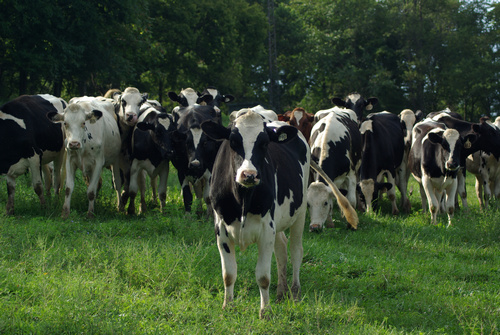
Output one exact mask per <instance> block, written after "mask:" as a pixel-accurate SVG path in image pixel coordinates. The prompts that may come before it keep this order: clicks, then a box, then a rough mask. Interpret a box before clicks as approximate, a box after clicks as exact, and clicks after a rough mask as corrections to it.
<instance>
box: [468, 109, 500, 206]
mask: <svg viewBox="0 0 500 335" xmlns="http://www.w3.org/2000/svg"><path fill="white" fill-rule="evenodd" d="M493 126H494V127H496V129H497V131H499V132H500V116H499V117H497V118H496V120H495V123H493ZM466 167H467V171H469V172H470V173H472V174H474V175H475V176H476V195H477V198H478V199H479V205H480V206H481V208H483V209H486V208H488V203H489V199H490V198H491V197H492V196H494V197H495V199H499V198H500V157H498V156H495V155H493V154H488V153H486V152H484V151H482V150H479V151H476V152H475V153H473V154H471V155H469V156H468V157H467V161H466Z"/></svg>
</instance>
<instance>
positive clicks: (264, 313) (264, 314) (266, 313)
mask: <svg viewBox="0 0 500 335" xmlns="http://www.w3.org/2000/svg"><path fill="white" fill-rule="evenodd" d="M271 315H272V312H271V309H270V308H269V306H267V307H265V308H261V309H260V312H259V318H260V319H261V320H270V319H271Z"/></svg>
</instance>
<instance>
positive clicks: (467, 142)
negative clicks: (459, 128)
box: [464, 134, 477, 149]
mask: <svg viewBox="0 0 500 335" xmlns="http://www.w3.org/2000/svg"><path fill="white" fill-rule="evenodd" d="M476 140H477V135H476V134H467V135H466V136H465V138H464V148H465V149H470V148H471V147H472V143H474V142H476Z"/></svg>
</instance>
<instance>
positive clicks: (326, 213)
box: [307, 181, 334, 231]
mask: <svg viewBox="0 0 500 335" xmlns="http://www.w3.org/2000/svg"><path fill="white" fill-rule="evenodd" d="M333 198H334V195H333V191H332V189H331V188H330V187H328V186H326V185H325V184H323V183H322V182H320V181H315V182H313V183H311V185H309V188H308V190H307V205H308V206H309V215H310V217H311V223H310V225H309V231H317V230H321V229H323V225H324V223H325V221H327V220H328V221H329V222H331V212H332V208H333Z"/></svg>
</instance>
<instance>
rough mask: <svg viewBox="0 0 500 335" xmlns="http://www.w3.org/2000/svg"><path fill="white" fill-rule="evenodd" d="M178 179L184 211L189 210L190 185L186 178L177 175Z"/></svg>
mask: <svg viewBox="0 0 500 335" xmlns="http://www.w3.org/2000/svg"><path fill="white" fill-rule="evenodd" d="M179 181H180V183H181V192H182V198H183V200H184V211H185V212H186V213H190V212H191V205H192V204H193V194H192V193H191V187H190V186H189V182H188V181H187V179H186V178H184V177H182V180H181V176H180V175H179Z"/></svg>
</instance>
